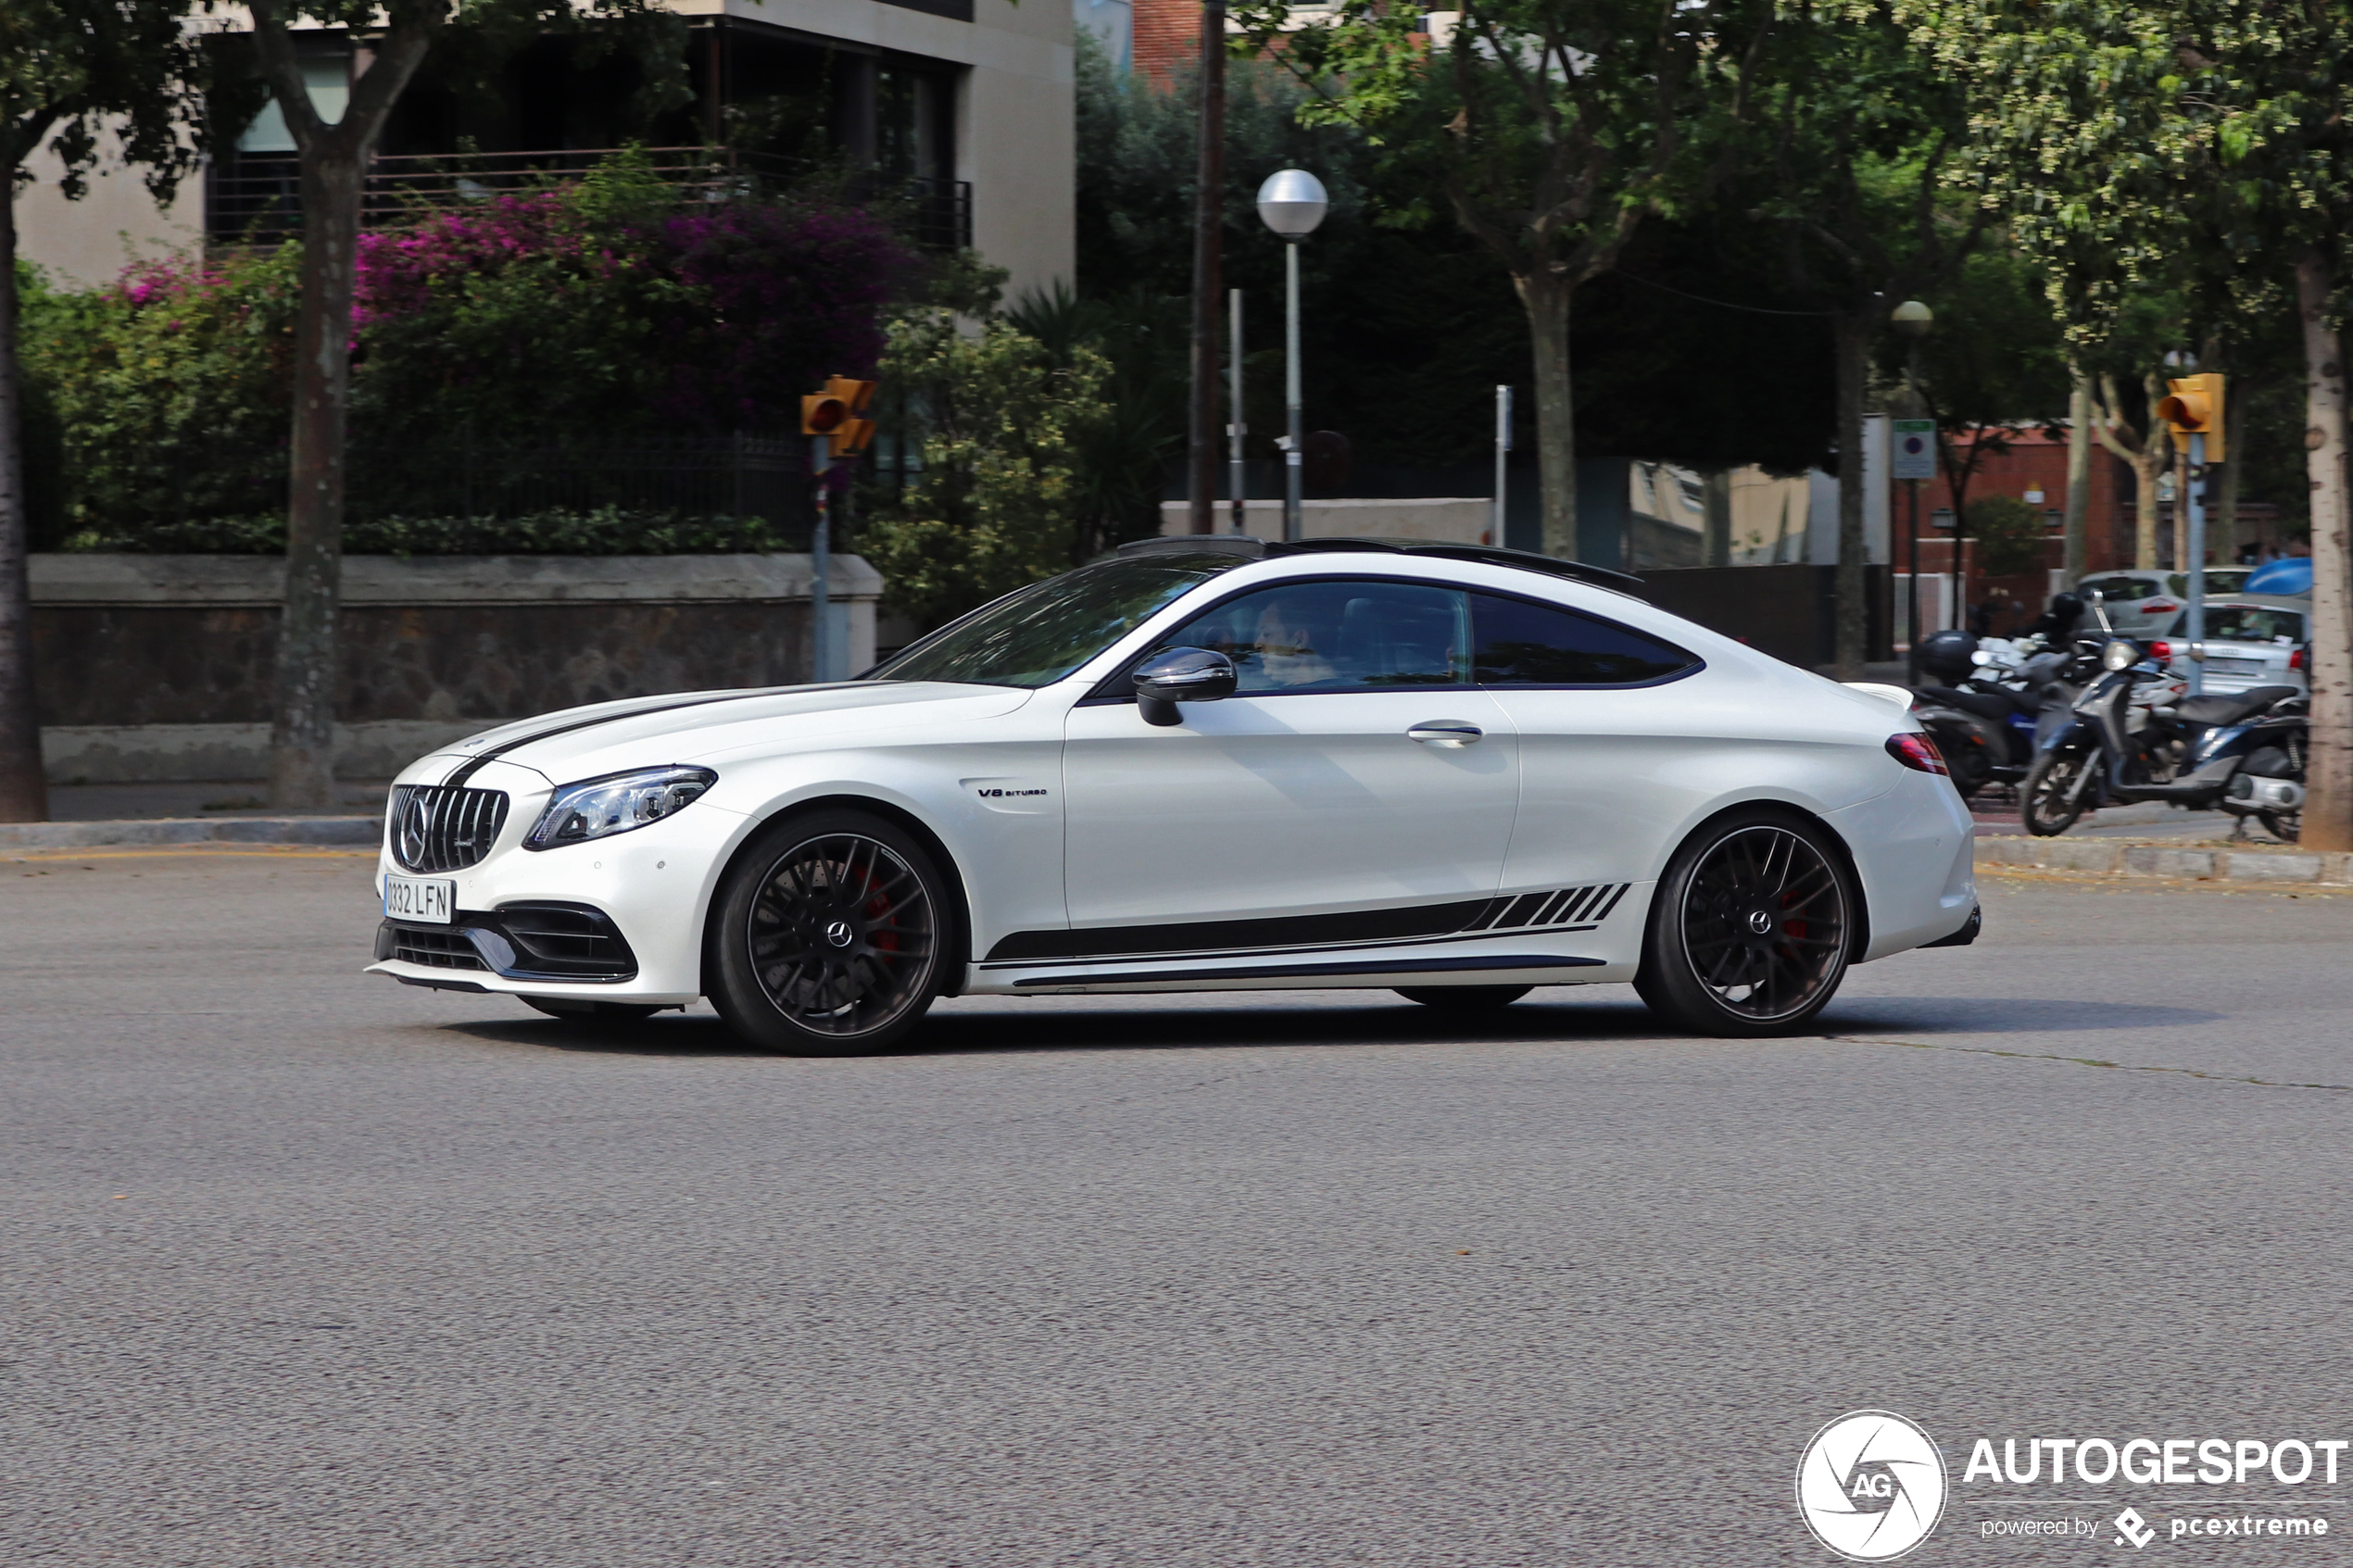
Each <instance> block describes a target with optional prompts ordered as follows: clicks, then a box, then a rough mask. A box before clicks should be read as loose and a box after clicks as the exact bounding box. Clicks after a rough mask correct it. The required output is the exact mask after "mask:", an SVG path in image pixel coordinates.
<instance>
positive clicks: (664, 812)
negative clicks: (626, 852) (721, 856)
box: [522, 767, 719, 849]
mask: <svg viewBox="0 0 2353 1568" xmlns="http://www.w3.org/2000/svg"><path fill="white" fill-rule="evenodd" d="M718 782H719V775H718V774H717V773H714V772H712V771H711V770H710V769H708V768H677V767H673V768H635V769H632V770H631V771H628V772H626V773H607V774H606V775H605V776H604V777H603V778H600V779H583V780H581V781H580V782H579V783H578V784H565V785H563V786H561V787H560V788H559V789H558V790H557V791H556V793H555V796H554V797H553V798H551V799H550V800H549V801H548V802H547V809H546V810H544V811H542V812H540V813H539V821H538V822H536V823H535V824H533V826H532V830H531V832H530V834H527V835H526V836H525V837H524V839H523V841H522V847H524V848H525V849H560V848H562V847H564V846H565V845H567V844H585V843H587V842H588V841H589V840H590V839H592V838H610V837H611V836H612V835H613V834H617V833H627V832H628V831H629V830H630V829H632V828H641V827H645V826H647V825H648V824H649V823H653V822H661V820H662V819H663V818H664V817H673V816H675V815H677V814H678V813H679V812H680V811H683V810H685V809H686V808H687V807H688V806H691V805H693V804H694V802H695V801H696V800H697V799H698V798H700V797H701V796H702V793H703V791H705V790H707V789H709V788H710V787H711V785H712V784H716V783H718Z"/></svg>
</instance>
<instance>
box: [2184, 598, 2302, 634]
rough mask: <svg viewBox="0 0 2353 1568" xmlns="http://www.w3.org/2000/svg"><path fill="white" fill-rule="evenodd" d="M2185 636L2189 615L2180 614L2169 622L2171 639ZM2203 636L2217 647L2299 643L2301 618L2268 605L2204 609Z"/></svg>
mask: <svg viewBox="0 0 2353 1568" xmlns="http://www.w3.org/2000/svg"><path fill="white" fill-rule="evenodd" d="M2189 634H2190V615H2189V611H2187V610H2183V612H2182V613H2181V614H2180V615H2178V616H2176V617H2175V618H2174V620H2173V635H2175V636H2177V637H2186V636H2188V635H2189ZM2206 635H2207V640H2208V641H2209V642H2218V643H2300V642H2302V641H2303V640H2304V617H2302V616H2301V615H2298V614H2297V613H2296V611H2294V610H2292V609H2273V608H2271V607H2270V606H2268V605H2208V606H2207V607H2206Z"/></svg>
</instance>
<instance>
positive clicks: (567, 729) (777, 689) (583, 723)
mask: <svg viewBox="0 0 2353 1568" xmlns="http://www.w3.org/2000/svg"><path fill="white" fill-rule="evenodd" d="M856 684H858V683H856V682H855V681H837V682H832V683H829V684H827V685H824V686H762V687H761V688H759V689H758V690H756V691H749V692H729V693H727V694H726V695H725V696H693V697H688V698H686V700H685V701H684V702H661V703H656V704H654V705H653V706H652V707H650V708H633V709H630V710H629V711H628V712H626V713H600V714H598V716H597V717H596V718H594V719H575V720H573V721H572V722H571V723H569V724H558V725H557V726H556V727H555V728H553V729H549V730H535V731H534V732H533V733H532V734H527V735H524V736H522V737H521V738H519V739H516V740H510V741H508V742H506V743H505V744H504V745H501V746H492V747H491V748H490V749H489V750H487V751H485V752H484V753H482V754H481V755H480V756H478V757H469V758H467V759H465V760H464V761H463V762H461V763H459V765H458V771H456V772H454V773H451V774H450V775H449V776H448V777H447V778H446V779H444V780H442V781H441V782H442V784H443V785H444V786H445V787H449V788H454V787H456V786H457V785H459V784H464V783H465V782H466V781H467V780H468V779H471V778H472V777H473V776H474V774H476V773H478V772H480V771H482V766H483V764H484V763H485V762H495V761H497V759H499V758H501V757H504V756H506V755H507V754H508V753H509V752H510V751H520V750H522V748H523V747H524V746H536V745H538V744H539V743H540V742H541V741H543V740H553V739H555V738H556V737H557V736H558V735H568V734H572V733H573V731H575V730H593V729H595V728H596V727H597V726H598V725H599V724H618V723H620V722H621V721H623V719H642V718H644V717H645V716H646V715H648V714H649V713H675V712H678V711H679V710H680V709H687V708H708V707H709V706H710V705H711V704H712V703H714V702H745V701H749V699H751V698H753V697H756V696H778V695H780V694H782V693H785V692H813V691H826V690H833V689H838V688H839V687H842V686H851V685H856Z"/></svg>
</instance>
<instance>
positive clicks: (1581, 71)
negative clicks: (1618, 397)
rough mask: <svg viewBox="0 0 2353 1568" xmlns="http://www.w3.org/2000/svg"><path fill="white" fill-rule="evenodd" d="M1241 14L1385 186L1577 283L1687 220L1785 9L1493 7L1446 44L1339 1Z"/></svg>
mask: <svg viewBox="0 0 2353 1568" xmlns="http://www.w3.org/2000/svg"><path fill="white" fill-rule="evenodd" d="M1233 14H1234V16H1235V17H1236V18H1237V19H1239V22H1240V23H1241V25H1242V27H1243V29H1244V30H1245V31H1246V32H1247V33H1248V34H1249V36H1250V39H1251V42H1252V44H1256V45H1259V46H1261V47H1271V48H1277V49H1279V50H1280V56H1279V57H1280V58H1281V59H1282V60H1283V61H1284V62H1285V63H1286V64H1287V65H1289V66H1290V68H1291V69H1294V70H1296V71H1297V72H1298V73H1299V75H1300V77H1301V78H1302V80H1303V81H1307V82H1313V83H1315V87H1316V89H1317V92H1316V95H1315V97H1314V98H1313V99H1311V100H1310V101H1309V102H1308V103H1307V104H1306V105H1304V106H1303V107H1302V112H1301V116H1300V118H1301V119H1302V120H1303V121H1305V122H1307V123H1309V124H1330V125H1346V126H1351V127H1354V128H1356V129H1358V130H1360V131H1362V132H1365V134H1366V136H1367V137H1368V138H1369V139H1370V140H1371V141H1372V142H1374V143H1375V144H1378V146H1379V147H1381V148H1382V149H1383V154H1384V158H1383V161H1384V163H1385V164H1386V165H1387V166H1388V167H1387V169H1385V173H1386V174H1387V175H1388V176H1389V177H1390V178H1391V179H1394V180H1398V181H1399V182H1400V189H1403V188H1404V186H1406V185H1407V184H1412V185H1417V186H1418V187H1419V189H1418V190H1417V191H1416V198H1417V199H1416V202H1415V204H1414V205H1410V206H1407V207H1404V208H1403V209H1401V210H1400V211H1398V212H1397V213H1396V214H1395V216H1396V217H1398V218H1400V219H1403V220H1414V219H1416V218H1424V217H1430V216H1437V215H1441V214H1443V215H1445V216H1450V217H1452V218H1453V219H1454V220H1457V221H1459V222H1460V223H1461V224H1462V225H1463V226H1464V227H1465V228H1466V230H1468V231H1469V232H1472V233H1473V234H1476V235H1477V236H1478V238H1479V239H1480V240H1481V241H1483V242H1484V243H1485V244H1486V245H1488V246H1489V248H1490V249H1491V250H1492V251H1494V252H1495V253H1496V255H1497V256H1498V257H1501V258H1502V259H1503V260H1504V263H1505V265H1506V266H1507V267H1508V268H1509V269H1510V270H1511V271H1512V273H1513V274H1514V275H1515V276H1517V277H1523V278H1525V277H1529V276H1531V275H1534V274H1538V273H1545V272H1549V273H1552V274H1554V275H1558V276H1561V277H1564V278H1565V279H1567V282H1569V284H1570V286H1574V285H1575V284H1576V283H1578V282H1582V281H1584V280H1585V279H1587V278H1589V277H1592V276H1595V275H1597V274H1598V273H1600V272H1602V271H1604V270H1607V268H1608V267H1609V266H1610V264H1611V263H1612V261H1613V260H1614V259H1615V257H1616V256H1617V251H1618V249H1619V248H1620V247H1621V246H1622V245H1624V244H1625V242H1626V240H1627V239H1628V238H1629V236H1630V235H1631V233H1632V232H1633V231H1634V228H1635V226H1636V225H1637V224H1638V222H1639V221H1640V220H1642V218H1644V217H1646V216H1650V215H1654V214H1662V215H1663V214H1671V213H1674V212H1676V211H1678V210H1681V209H1683V208H1685V207H1687V206H1688V205H1689V204H1690V203H1691V201H1692V199H1693V197H1694V196H1695V195H1696V194H1698V193H1699V192H1700V190H1701V189H1702V188H1703V186H1704V184H1705V173H1706V162H1707V159H1708V158H1709V157H1711V156H1712V155H1713V154H1714V153H1715V152H1716V151H1717V150H1718V148H1719V146H1720V144H1722V142H1723V140H1724V139H1725V137H1726V134H1727V133H1728V132H1730V128H1731V125H1732V122H1733V121H1734V120H1735V119H1737V116H1738V112H1739V111H1738V99H1739V93H1740V88H1741V82H1742V57H1743V54H1744V53H1745V52H1746V51H1747V50H1748V49H1749V48H1750V46H1751V45H1752V44H1753V42H1754V40H1755V37H1756V36H1757V35H1759V34H1760V33H1761V31H1762V30H1763V28H1764V27H1765V26H1766V24H1767V23H1768V21H1769V19H1770V14H1771V13H1770V7H1769V6H1761V5H1755V4H1741V3H1739V0H1732V3H1729V4H1722V5H1712V6H1705V7H1697V8H1694V7H1677V6H1657V5H1654V4H1648V3H1645V0H1487V3H1485V4H1480V5H1475V6H1467V7H1466V8H1465V9H1463V10H1462V11H1460V12H1458V13H1455V15H1456V16H1457V18H1458V21H1457V24H1456V26H1455V27H1454V29H1453V33H1452V35H1451V37H1449V38H1448V39H1447V41H1446V42H1445V43H1444V44H1442V45H1437V44H1431V43H1429V42H1428V40H1427V39H1426V38H1425V37H1424V35H1423V32H1422V29H1423V27H1424V25H1425V24H1424V21H1423V13H1422V12H1420V11H1418V10H1416V9H1415V8H1414V7H1411V6H1390V5H1387V4H1385V3H1384V0H1340V3H1339V4H1338V5H1336V6H1332V7H1331V8H1329V9H1328V10H1326V9H1324V8H1323V7H1321V6H1319V7H1317V8H1316V10H1315V11H1314V12H1312V13H1310V12H1305V11H1303V10H1301V9H1298V8H1296V7H1294V6H1293V5H1292V4H1291V0H1242V3H1240V4H1239V5H1237V6H1234V7H1233Z"/></svg>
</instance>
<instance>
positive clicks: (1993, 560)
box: [1962, 495, 2045, 577]
mask: <svg viewBox="0 0 2353 1568" xmlns="http://www.w3.org/2000/svg"><path fill="white" fill-rule="evenodd" d="M1962 519H1963V521H1964V522H1966V524H1967V525H1968V531H1969V537H1970V538H1971V539H1974V540H1976V541H1977V566H1978V570H1979V571H1982V572H1984V573H1985V574H1986V575H1987V576H1990V577H2007V576H2010V575H2012V574H2014V573H2017V572H2020V571H2033V570H2034V569H2035V568H2036V567H2038V566H2041V565H2042V564H2043V558H2044V555H2045V549H2044V544H2043V541H2044V532H2043V513H2042V510H2041V509H2040V508H2036V507H2032V506H2029V505H2028V504H2027V503H2026V502H2024V501H2021V500H2020V499H2019V498H2018V497H2017V496H2015V495H1981V496H1979V497H1978V498H1977V499H1976V500H1974V501H1971V502H1970V503H1969V509H1968V510H1967V511H1966V512H1964V513H1963V514H1962Z"/></svg>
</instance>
